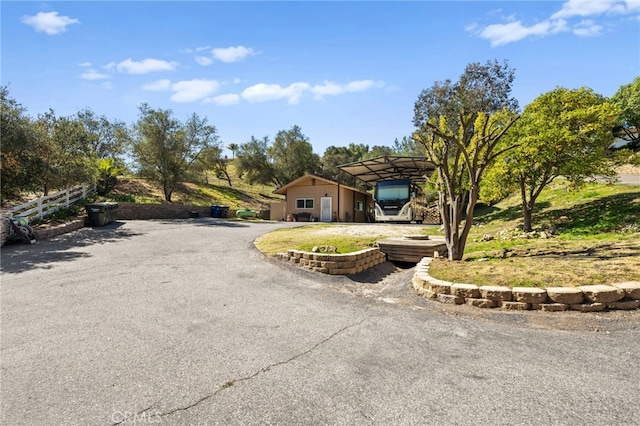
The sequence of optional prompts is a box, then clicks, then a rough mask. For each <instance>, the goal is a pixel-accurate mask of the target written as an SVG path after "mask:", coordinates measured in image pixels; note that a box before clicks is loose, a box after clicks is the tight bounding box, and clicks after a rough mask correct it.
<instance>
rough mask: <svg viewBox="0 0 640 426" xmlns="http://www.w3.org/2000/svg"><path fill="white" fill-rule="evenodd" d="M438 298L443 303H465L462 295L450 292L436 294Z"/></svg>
mask: <svg viewBox="0 0 640 426" xmlns="http://www.w3.org/2000/svg"><path fill="white" fill-rule="evenodd" d="M436 299H437V300H438V302H441V303H448V304H455V305H462V304H463V303H464V298H463V297H460V296H452V295H450V294H438V295H436Z"/></svg>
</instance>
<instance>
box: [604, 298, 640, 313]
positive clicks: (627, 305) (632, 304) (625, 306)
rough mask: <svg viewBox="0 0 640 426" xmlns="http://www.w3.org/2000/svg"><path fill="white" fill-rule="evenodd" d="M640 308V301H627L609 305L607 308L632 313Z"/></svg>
mask: <svg viewBox="0 0 640 426" xmlns="http://www.w3.org/2000/svg"><path fill="white" fill-rule="evenodd" d="M638 307H640V300H625V301H622V302H611V303H607V308H609V309H616V310H625V311H632V310H634V309H638Z"/></svg>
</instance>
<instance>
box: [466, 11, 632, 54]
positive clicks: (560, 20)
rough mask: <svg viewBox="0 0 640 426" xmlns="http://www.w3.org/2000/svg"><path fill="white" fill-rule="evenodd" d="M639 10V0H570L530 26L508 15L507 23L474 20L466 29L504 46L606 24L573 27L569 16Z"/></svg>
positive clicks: (583, 32) (596, 30) (586, 32)
mask: <svg viewBox="0 0 640 426" xmlns="http://www.w3.org/2000/svg"><path fill="white" fill-rule="evenodd" d="M636 12H640V0H568V1H566V2H565V3H563V4H562V7H561V9H560V10H559V11H558V12H556V13H554V14H552V15H551V16H550V17H549V19H546V20H544V21H542V22H539V23H537V24H533V25H531V26H526V25H524V24H523V23H522V22H521V21H519V20H514V19H513V18H509V22H507V23H504V24H492V25H487V26H486V27H484V28H478V27H477V25H476V24H471V25H468V26H467V27H466V28H465V29H466V30H467V31H470V32H474V33H476V34H478V36H479V37H481V38H485V39H488V40H489V41H490V42H491V46H501V45H504V44H508V43H512V42H515V41H519V40H522V39H524V38H526V37H530V36H539V37H543V36H547V35H550V34H557V33H559V32H565V31H572V32H573V34H575V35H577V36H580V37H589V36H591V37H592V36H597V35H600V34H602V30H603V27H602V26H601V25H600V24H598V23H597V22H594V21H593V20H583V21H581V22H579V23H577V24H575V25H574V26H573V27H571V25H570V24H569V22H568V20H569V19H570V18H575V17H583V18H584V17H595V16H601V15H616V14H631V13H636Z"/></svg>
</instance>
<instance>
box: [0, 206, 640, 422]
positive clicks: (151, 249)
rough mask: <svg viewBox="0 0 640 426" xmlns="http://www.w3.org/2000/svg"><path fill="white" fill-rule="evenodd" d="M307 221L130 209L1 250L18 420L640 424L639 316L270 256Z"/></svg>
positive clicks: (4, 321) (7, 414) (6, 359)
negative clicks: (273, 237) (480, 302)
mask: <svg viewBox="0 0 640 426" xmlns="http://www.w3.org/2000/svg"><path fill="white" fill-rule="evenodd" d="M282 226H295V224H288V223H267V222H265V223H257V222H254V223H251V222H235V221H226V220H218V219H211V218H202V219H192V220H186V221H129V222H122V223H115V224H111V225H109V226H106V227H104V228H84V229H81V230H79V231H75V232H73V233H70V234H66V235H63V236H60V237H57V238H54V239H51V240H43V241H40V242H38V244H36V245H33V246H26V245H14V246H8V247H3V249H2V272H1V276H0V277H1V280H2V282H1V291H0V308H1V309H0V320H1V323H0V327H1V328H0V332H1V334H0V366H1V376H0V379H1V381H0V385H1V388H0V404H1V405H0V424H3V425H5V424H6V425H52V424H56V425H89V424H90V425H116V424H150V423H152V424H167V425H214V424H221V425H263V424H277V425H360V424H362V425H373V424H376V425H377V424H379V425H390V424H393V425H430V424H433V425H448V424H474V425H478V424H491V425H496V424H504V425H513V424H531V425H540V424H566V425H578V424H585V425H587V424H588V425H625V424H626V425H631V424H637V421H638V419H639V418H640V405H639V404H638V395H640V369H639V368H638V353H639V351H640V319H639V316H638V314H637V313H635V312H630V313H626V312H625V313H620V312H618V313H602V314H597V315H595V316H589V317H585V315H586V314H582V313H577V312H567V313H566V314H564V313H561V314H558V313H544V312H525V313H516V312H500V311H489V312H478V311H479V310H478V309H475V308H470V309H466V307H464V306H458V307H447V306H444V305H441V304H439V303H432V302H429V301H425V300H423V299H420V298H418V297H416V296H415V295H414V294H413V293H412V291H411V289H410V287H409V284H410V282H409V281H410V277H411V275H412V273H413V272H412V270H411V269H408V270H399V269H397V268H394V267H393V265H390V264H384V265H380V266H379V267H377V268H376V270H374V271H368V272H365V273H363V274H360V275H358V276H354V277H329V276H322V275H318V274H313V273H310V272H307V271H303V270H300V269H299V268H292V267H288V266H286V265H283V264H279V263H277V262H274V261H271V260H269V259H267V258H265V257H264V256H263V255H262V254H261V253H259V252H258V251H257V250H255V248H254V247H253V244H252V241H253V240H254V239H255V238H256V237H257V236H258V235H260V234H262V233H264V232H269V231H271V230H274V229H276V228H278V227H282Z"/></svg>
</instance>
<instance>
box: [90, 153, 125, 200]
mask: <svg viewBox="0 0 640 426" xmlns="http://www.w3.org/2000/svg"><path fill="white" fill-rule="evenodd" d="M97 164H98V183H97V185H96V191H97V192H98V195H107V194H108V193H109V192H110V191H111V190H112V189H113V188H115V186H116V183H117V180H118V179H117V176H118V174H120V173H121V172H122V169H121V168H119V167H118V166H117V165H116V161H115V160H114V159H113V158H101V159H99V160H98V163H97Z"/></svg>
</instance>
